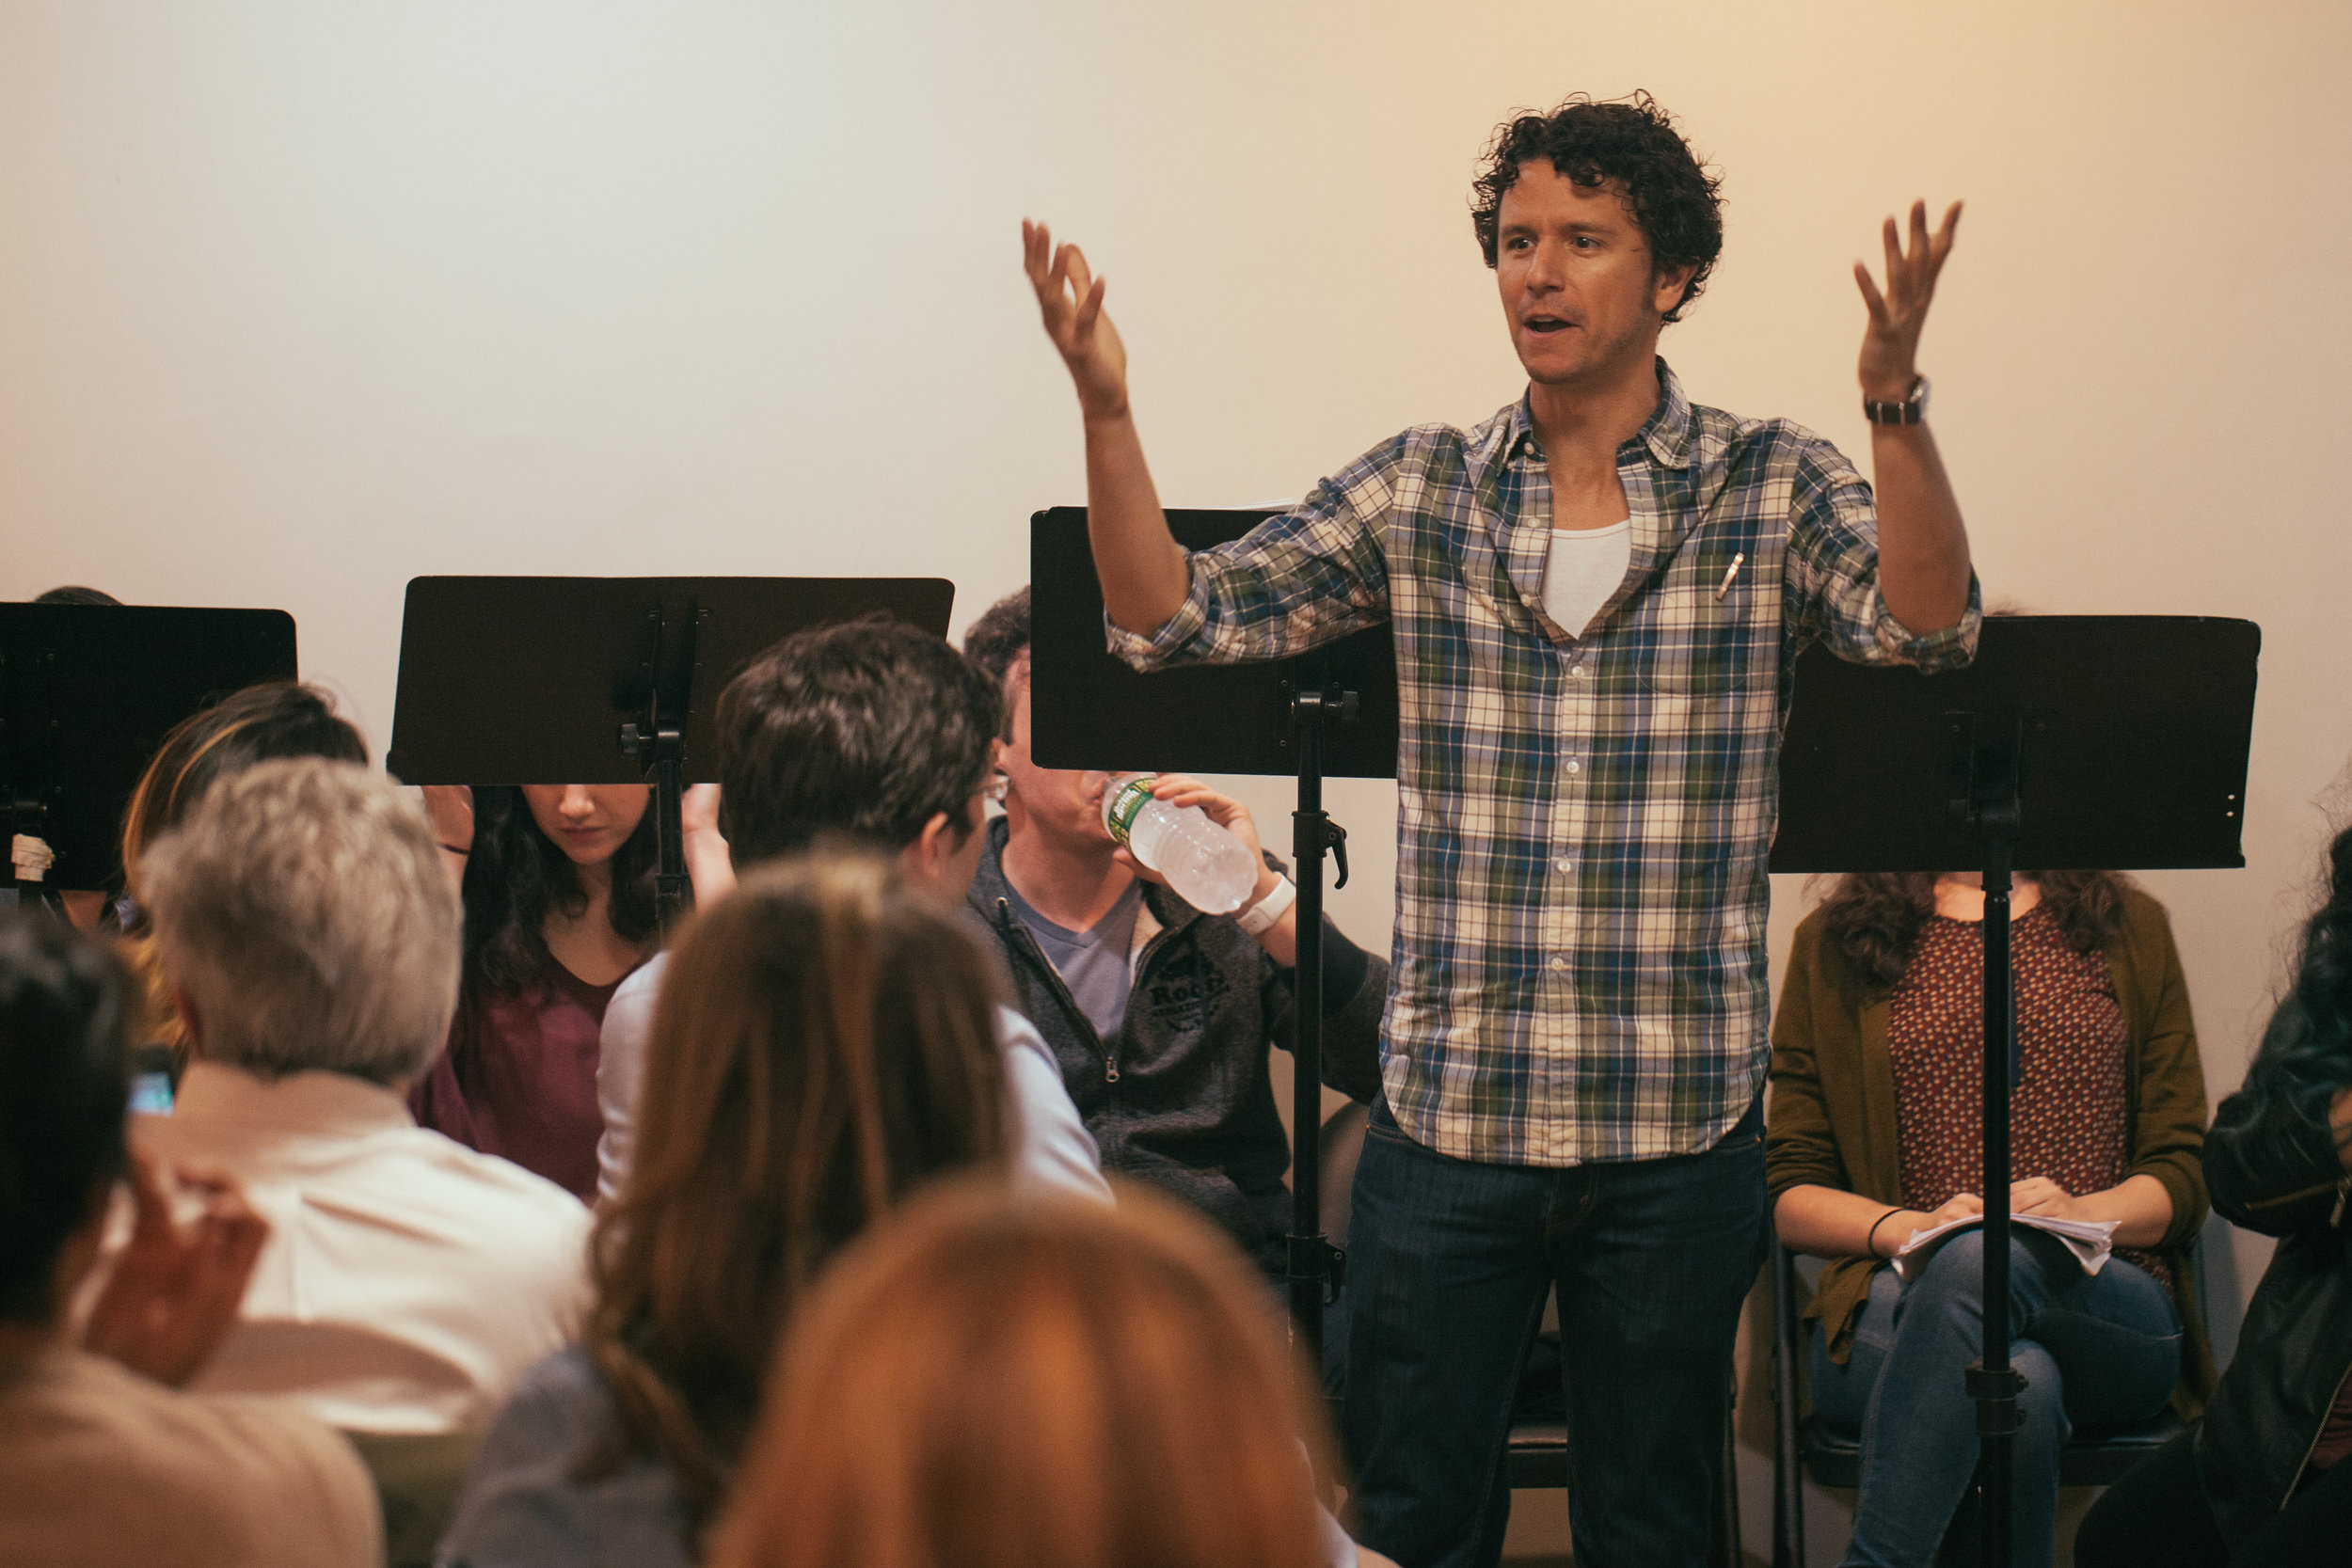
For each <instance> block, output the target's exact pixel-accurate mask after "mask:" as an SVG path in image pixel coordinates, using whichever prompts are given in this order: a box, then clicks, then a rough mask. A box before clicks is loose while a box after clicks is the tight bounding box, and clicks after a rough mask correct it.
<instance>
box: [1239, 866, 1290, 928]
mask: <svg viewBox="0 0 2352 1568" xmlns="http://www.w3.org/2000/svg"><path fill="white" fill-rule="evenodd" d="M1297 901H1298V888H1297V887H1296V885H1295V884H1294V883H1293V882H1292V881H1291V879H1289V878H1288V877H1277V878H1276V879H1274V885H1273V886H1272V887H1270V888H1268V889H1267V890H1266V895H1265V896H1264V897H1263V898H1261V899H1259V900H1258V901H1257V902H1256V903H1254V904H1252V905H1250V906H1249V907H1248V909H1246V910H1244V911H1241V912H1240V913H1239V914H1237V915H1235V916H1233V921H1234V924H1236V925H1238V926H1239V927H1241V928H1242V929H1243V930H1245V931H1247V932H1248V933H1249V934H1250V935H1251V936H1253V937H1254V936H1262V935H1263V934H1264V933H1265V932H1267V931H1269V930H1271V929H1272V928H1273V927H1274V923H1275V922H1276V921H1278V920H1279V919H1281V918H1282V914H1283V911H1286V910H1288V909H1289V908H1290V907H1291V906H1292V905H1293V904H1295V903H1296V902H1297Z"/></svg>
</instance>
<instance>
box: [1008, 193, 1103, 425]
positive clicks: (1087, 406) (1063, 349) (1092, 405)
mask: <svg viewBox="0 0 2352 1568" xmlns="http://www.w3.org/2000/svg"><path fill="white" fill-rule="evenodd" d="M1021 260H1022V266H1023V268H1024V270H1025V271H1026V272H1027V273H1028V275H1029V285H1030V287H1032V288H1034V289H1035V290H1036V291H1037V305H1038V311H1039V313H1040V314H1041V316H1043V317H1044V320H1045V335H1046V336H1047V337H1048V338H1051V339H1052V340H1053V341H1054V347H1055V348H1056V349H1057V350H1058V351H1059V352H1060V354H1061V359H1062V363H1063V364H1064V365H1066V366H1068V367H1069V369H1070V379H1071V380H1072V381H1073V382H1074V383H1075V384H1076V386H1077V388H1078V407H1079V409H1080V411H1081V412H1082V413H1084V414H1085V415H1086V417H1087V418H1088V419H1089V420H1115V419H1118V418H1119V417H1120V416H1121V415H1123V414H1125V413H1126V412H1127V348H1126V345H1125V344H1124V343H1121V342H1120V341H1119V329H1118V328H1117V327H1115V326H1113V325H1111V319H1110V317H1108V316H1106V315H1104V313H1103V282H1104V280H1103V279H1102V278H1099V277H1095V276H1094V274H1093V273H1092V272H1091V271H1090V270H1089V268H1088V266H1087V259H1086V256H1085V253H1084V252H1082V251H1080V250H1079V249H1078V247H1077V246H1076V245H1062V246H1059V247H1058V248H1057V247H1056V245H1054V236H1053V232H1052V230H1048V229H1047V228H1046V227H1045V225H1043V224H1041V223H1032V222H1030V221H1029V220H1028V219H1026V218H1024V219H1022V220H1021Z"/></svg>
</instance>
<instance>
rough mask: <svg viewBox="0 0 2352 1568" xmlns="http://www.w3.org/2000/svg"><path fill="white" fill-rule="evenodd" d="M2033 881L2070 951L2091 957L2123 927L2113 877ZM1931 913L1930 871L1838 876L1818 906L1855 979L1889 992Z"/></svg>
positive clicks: (2118, 885)
mask: <svg viewBox="0 0 2352 1568" xmlns="http://www.w3.org/2000/svg"><path fill="white" fill-rule="evenodd" d="M2034 880H2035V881H2036V882H2037V883H2039V884H2040V885H2041V888H2042V902H2043V903H2044V904H2046V905H2048V906H2049V909H2050V913H2051V914H2052V915H2053V916H2055V917H2056V918H2057V920H2058V928H2059V929H2060V930H2062V931H2064V932H2065V933H2066V941H2067V944H2068V945H2069V946H2071V947H2073V948H2074V951H2075V952H2077V953H2096V952H2097V951H2098V950H2099V949H2100V948H2102V947H2104V946H2106V943H2107V941H2108V939H2110V938H2111V937H2113V936H2114V935H2115V933H2116V932H2117V931H2118V930H2119V929H2121V928H2122V922H2123V888H2124V881H2123V879H2122V877H2120V876H2118V875H2117V874H2116V873H2115V872H2112V871H2044V872H2041V873H2038V874H2037V875H2036V876H2035V877H2034ZM1934 912H1935V874H1934V873H1933V872H1929V871H1916V872H1895V871H1886V872H1877V871H1874V872H1867V873H1856V874H1852V875H1849V876H1844V877H1840V878H1838V879H1837V880H1836V883H1835V884H1834V885H1833V886H1832V887H1831V888H1830V891H1829V895H1828V896H1827V897H1825V898H1823V899H1822V900H1821V926H1822V929H1823V930H1824V931H1825V932H1826V933H1827V934H1828V936H1829V939H1830V941H1832V942H1835V943H1836V944H1837V950H1838V952H1840V953H1842V954H1843V955H1845V958H1846V962H1848V963H1849V964H1851V965H1852V966H1853V970H1854V973H1855V974H1859V975H1861V976H1862V977H1863V978H1864V979H1865V980H1867V981H1868V982H1869V983H1871V984H1872V985H1877V986H1889V987H1891V986H1893V985H1895V984H1896V983H1897V982H1898V981H1899V980H1901V979H1902V977H1903V970H1904V969H1905V967H1907V966H1908V965H1909V964H1910V962H1911V950H1912V948H1913V946H1914V945H1915V944H1916V943H1917V942H1918V940H1919V932H1920V929H1921V928H1922V927H1925V926H1926V925H1927V923H1928V917H1929V916H1930V915H1931V914H1933V913H1934Z"/></svg>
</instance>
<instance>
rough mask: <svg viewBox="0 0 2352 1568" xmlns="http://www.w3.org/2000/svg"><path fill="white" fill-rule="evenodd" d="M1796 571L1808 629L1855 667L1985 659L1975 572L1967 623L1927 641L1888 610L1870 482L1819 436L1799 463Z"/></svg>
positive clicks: (1793, 523) (1793, 521) (1791, 549)
mask: <svg viewBox="0 0 2352 1568" xmlns="http://www.w3.org/2000/svg"><path fill="white" fill-rule="evenodd" d="M1788 571H1789V575H1790V577H1791V578H1792V579H1793V580H1794V582H1795V583H1796V585H1797V587H1798V590H1799V593H1800V594H1801V596H1802V598H1803V601H1804V610H1803V611H1802V614H1803V616H1804V626H1805V629H1806V631H1807V632H1808V633H1809V634H1810V635H1811V636H1814V637H1819V638H1820V640H1821V641H1824V642H1826V643H1828V644H1829V647H1830V651H1831V652H1833V653H1835V654H1836V656H1837V657H1840V658H1843V659H1847V660H1850V661H1851V662H1853V663H1855V664H1908V665H1911V666H1912V667H1913V668H1915V669H1918V670H1922V671H1926V672H1927V673H1931V674H1932V673H1935V672H1937V671H1939V670H1957V669H1960V668H1962V667H1963V666H1964V665H1966V664H1967V663H1968V661H1969V660H1970V659H1972V658H1974V657H1976V656H1977V633H1978V631H1979V629H1980V628H1981V627H1982V626H1983V625H1984V591H1983V588H1982V586H1981V585H1980V584H1979V582H1978V581H1977V574H1976V572H1975V570H1974V569H1973V568H1972V569H1971V570H1970V571H1969V573H1968V608H1967V610H1965V611H1963V613H1962V615H1961V618H1960V620H1959V622H1958V623H1957V624H1955V625H1953V626H1947V627H1945V628H1944V629H1943V630H1942V631H1937V632H1930V633H1928V634H1926V635H1925V636H1922V635H1920V634H1919V633H1917V632H1915V631H1913V630H1912V629H1911V628H1910V627H1909V626H1904V625H1903V624H1902V622H1900V621H1899V620H1897V619H1896V618H1895V612H1894V611H1893V610H1889V609H1887V608H1886V595H1885V594H1884V593H1883V592H1882V591H1881V588H1880V584H1879V515H1878V504H1877V501H1876V499H1874V498H1873V497H1872V495H1871V492H1870V486H1869V483H1868V482H1867V481H1866V480H1865V479H1863V477H1862V476H1861V475H1860V474H1858V473H1856V472H1854V469H1853V465H1852V464H1851V463H1849V462H1847V461H1846V458H1845V454H1844V453H1842V452H1840V451H1838V450H1837V449H1836V447H1833V446H1831V445H1830V444H1829V443H1828V442H1826V441H1823V440H1820V439H1819V438H1818V437H1816V438H1815V439H1813V440H1812V441H1810V442H1809V443H1808V444H1807V445H1806V447H1805V450H1804V454H1803V455H1802V457H1801V458H1800V460H1799V462H1798V464H1797V474H1796V495H1795V497H1794V498H1793V502H1792V505H1791V506H1790V509H1789V525H1788Z"/></svg>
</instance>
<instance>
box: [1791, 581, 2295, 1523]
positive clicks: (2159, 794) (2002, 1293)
mask: <svg viewBox="0 0 2352 1568" xmlns="http://www.w3.org/2000/svg"><path fill="white" fill-rule="evenodd" d="M2261 646H2262V630H2261V628H2260V627H2258V626H2255V625H2254V624H2253V623H2252V622H2250V621H2226V620H2208V619H2202V618H2198V617H2191V616H2158V615H2146V616H2140V615H2130V616H2123V615H2118V616H2091V615H2067V616H2058V615H2053V616H2018V617H1998V618H1995V619H1993V620H1989V621H1987V622H1986V623H1985V624H1984V637H1983V641H1982V642H1981V643H1980V644H1979V648H1978V652H1977V657H1976V661H1975V663H1974V664H1972V665H1971V666H1970V667H1969V668H1967V669H1965V670H1959V671H1953V672H1951V673H1946V674H1939V675H1921V674H1919V673H1916V672H1914V671H1910V670H1902V669H1870V668H1865V667H1862V666H1858V665H1851V664H1844V663H1841V662H1839V661H1838V660H1837V659H1836V658H1835V657H1832V656H1831V655H1830V654H1829V653H1828V651H1827V650H1825V649H1822V648H1819V647H1816V648H1813V649H1811V650H1808V651H1807V652H1806V653H1805V654H1804V656H1803V657H1801V658H1799V659H1798V661H1797V673H1796V691H1795V697H1794V700H1793V704H1792V706H1791V709H1790V713H1789V719H1788V730H1787V733H1786V735H1785V736H1784V738H1783V741H1782V746H1781V757H1780V769H1781V774H1780V830H1779V833H1778V836H1777V837H1776V838H1775V839H1774V840H1773V843H1772V870H1774V871H1793V872H1833V871H1978V870H1980V871H1982V872H1983V874H1984V927H1983V935H1984V1039H1985V1051H1984V1166H1983V1171H1984V1179H1983V1181H1982V1186H1983V1188H1984V1195H1983V1196H1984V1358H1983V1359H1982V1360H1981V1361H1979V1362H1978V1363H1977V1364H1976V1365H1974V1366H1972V1367H1970V1368H1969V1369H1968V1395H1969V1398H1970V1399H1972V1400H1974V1401H1975V1402H1976V1404H1977V1431H1978V1433H1979V1440H1980V1442H1981V1444H1982V1457H1981V1459H1980V1461H1979V1468H1978V1483H1979V1501H1980V1512H1981V1515H1982V1546H1983V1560H1984V1561H1985V1562H1986V1563H1987V1564H2006V1563H2007V1562H2008V1561H2009V1560H2010V1442H2011V1439H2012V1437H2013V1436H2014V1435H2015V1433H2016V1432H2017V1392H2018V1390H2019V1389H2020V1388H2022V1387H2023V1386H2025V1380H2024V1378H2023V1377H2021V1376H2020V1375H2019V1374H2018V1372H2017V1371H2016V1370H2015V1369H2014V1368H2012V1367H2011V1366H2010V1362H2009V1343H2010V1333H2009V1234H2010V1212H2009V1181H2008V1180H2007V1179H2006V1173H2007V1172H2008V1170H2009V1169H2010V1088H2011V1086H2012V1085H2013V1084H2014V1082H2015V1080H2016V1077H2017V1074H2018V1072H2019V1069H2020V1066H2021V1064H2020V1063H2019V1061H2018V1057H2017V1038H2016V1026H2017V1020H2016V1006H2015V1004H2016V998H2015V995H2014V991H2013V989H2012V986H2011V976H2010V873H2011V871H2012V870H2018V871H2070V870H2108V871H2139V870H2160V869H2164V870H2169V869H2176V868H2188V867H2229V868H2233V869H2234V868H2238V867H2242V866H2244V865H2245V863H2246V858H2245V856H2244V855H2243V854H2242V853H2241V852H2240V851H2239V847H2238V845H2239V833H2240V830H2241V829H2242V827H2243V825H2244V822H2245V812H2246V761H2247V750H2248V746H2249V742H2250V740H2251V736H2252V733H2253V721H2254V673H2255V658H2256V655H2257V654H2258V653H2259V652H2260V650H2261ZM1995 1042H1998V1044H1997V1047H1996V1044H1995ZM1996 1173H1999V1174H1996Z"/></svg>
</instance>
